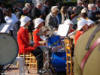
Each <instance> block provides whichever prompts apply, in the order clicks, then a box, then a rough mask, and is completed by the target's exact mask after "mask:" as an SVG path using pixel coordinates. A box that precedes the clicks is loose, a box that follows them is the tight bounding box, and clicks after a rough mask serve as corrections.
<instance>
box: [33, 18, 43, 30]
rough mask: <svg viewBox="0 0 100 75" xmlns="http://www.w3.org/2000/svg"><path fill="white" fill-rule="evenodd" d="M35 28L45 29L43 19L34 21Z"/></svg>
mask: <svg viewBox="0 0 100 75" xmlns="http://www.w3.org/2000/svg"><path fill="white" fill-rule="evenodd" d="M33 22H34V27H35V28H39V29H40V28H41V27H43V26H44V20H43V19H41V18H36V19H35V20H34V21H33Z"/></svg>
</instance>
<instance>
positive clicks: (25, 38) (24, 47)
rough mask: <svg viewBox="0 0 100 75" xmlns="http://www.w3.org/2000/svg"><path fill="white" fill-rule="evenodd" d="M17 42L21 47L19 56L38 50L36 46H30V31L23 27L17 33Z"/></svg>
mask: <svg viewBox="0 0 100 75" xmlns="http://www.w3.org/2000/svg"><path fill="white" fill-rule="evenodd" d="M17 42H18V46H19V54H22V53H27V52H29V51H32V50H34V49H35V48H36V45H34V46H33V47H32V46H30V42H29V32H28V29H25V28H24V27H21V28H20V29H19V31H18V33H17Z"/></svg>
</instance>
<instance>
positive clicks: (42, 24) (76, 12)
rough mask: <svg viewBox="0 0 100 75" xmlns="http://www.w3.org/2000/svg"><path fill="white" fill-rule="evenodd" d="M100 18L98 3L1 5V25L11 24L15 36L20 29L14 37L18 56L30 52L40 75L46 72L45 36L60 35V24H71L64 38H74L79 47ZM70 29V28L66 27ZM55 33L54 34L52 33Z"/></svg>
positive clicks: (46, 2) (47, 2)
mask: <svg viewBox="0 0 100 75" xmlns="http://www.w3.org/2000/svg"><path fill="white" fill-rule="evenodd" d="M99 19H100V1H99V0H97V1H96V3H95V4H93V3H87V2H86V1H81V0H80V1H78V2H77V6H67V5H64V6H61V7H59V6H57V5H55V6H50V5H49V1H48V0H46V1H45V2H44V3H37V4H36V5H33V4H31V3H25V5H24V6H23V7H20V6H13V7H6V6H4V5H3V4H2V3H0V24H2V23H7V24H10V25H12V26H11V27H10V32H11V34H12V36H13V35H14V33H13V31H14V26H15V27H17V31H16V33H17V35H16V36H15V37H16V38H17V39H16V40H17V42H18V46H19V53H20V54H25V53H27V52H31V53H32V54H33V55H34V56H36V59H37V63H38V73H43V72H45V71H44V70H43V51H42V50H41V48H40V46H44V45H45V44H46V40H45V38H46V37H44V36H50V35H51V34H54V35H57V34H58V33H57V31H58V28H59V26H60V25H68V26H69V28H68V31H67V33H66V35H65V36H61V37H67V36H68V37H70V38H72V39H74V44H75V45H76V44H77V40H78V39H79V37H80V36H81V35H82V34H84V33H85V32H86V31H87V30H88V29H89V28H91V27H93V26H94V25H95V22H97V21H98V20H99ZM66 29H67V28H66ZM52 32H53V33H52Z"/></svg>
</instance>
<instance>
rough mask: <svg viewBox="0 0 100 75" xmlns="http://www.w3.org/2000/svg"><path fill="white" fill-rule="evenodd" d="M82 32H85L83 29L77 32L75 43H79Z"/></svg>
mask: <svg viewBox="0 0 100 75" xmlns="http://www.w3.org/2000/svg"><path fill="white" fill-rule="evenodd" d="M82 34H83V32H82V31H77V32H76V35H75V45H76V43H77V40H78V39H79V37H80V36H81V35H82Z"/></svg>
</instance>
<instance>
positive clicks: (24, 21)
mask: <svg viewBox="0 0 100 75" xmlns="http://www.w3.org/2000/svg"><path fill="white" fill-rule="evenodd" d="M20 21H21V25H20V26H21V27H20V29H19V31H18V33H17V42H18V46H19V54H25V53H28V52H31V53H32V54H33V55H34V56H35V57H36V60H37V67H38V73H43V71H42V67H43V52H42V50H41V49H40V48H39V47H38V45H37V44H34V45H33V46H31V45H30V40H29V31H28V26H29V24H30V21H31V18H29V17H28V16H23V17H21V19H20Z"/></svg>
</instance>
